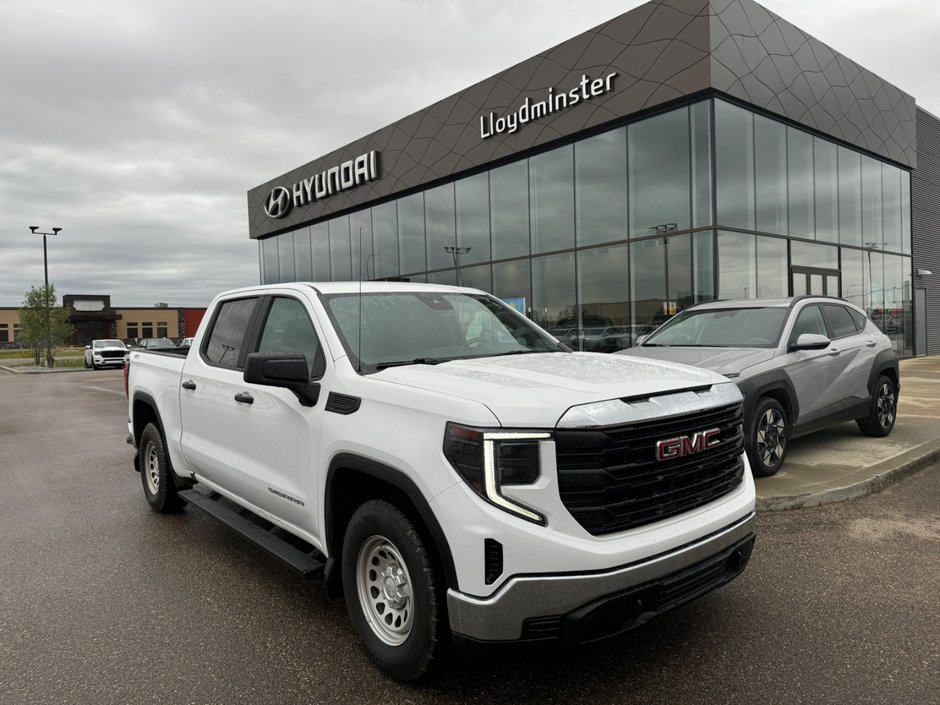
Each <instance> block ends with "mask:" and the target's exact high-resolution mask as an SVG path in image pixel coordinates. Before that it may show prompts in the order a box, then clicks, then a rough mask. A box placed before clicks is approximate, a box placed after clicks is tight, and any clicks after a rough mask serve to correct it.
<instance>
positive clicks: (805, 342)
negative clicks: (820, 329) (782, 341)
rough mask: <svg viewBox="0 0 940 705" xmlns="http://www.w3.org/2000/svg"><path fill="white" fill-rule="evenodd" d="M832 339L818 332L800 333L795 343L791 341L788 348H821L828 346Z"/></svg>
mask: <svg viewBox="0 0 940 705" xmlns="http://www.w3.org/2000/svg"><path fill="white" fill-rule="evenodd" d="M831 342H832V341H831V340H829V338H827V337H826V336H824V335H819V334H818V333H802V334H801V335H800V336H799V337H798V338H797V339H796V342H795V343H791V345H790V350H823V349H825V348H828V347H829V344H830V343H831Z"/></svg>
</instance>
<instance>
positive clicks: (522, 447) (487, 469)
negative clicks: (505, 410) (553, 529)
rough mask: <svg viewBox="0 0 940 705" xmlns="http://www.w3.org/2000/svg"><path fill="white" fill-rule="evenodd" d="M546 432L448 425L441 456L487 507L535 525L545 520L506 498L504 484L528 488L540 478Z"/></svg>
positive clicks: (548, 434) (547, 436) (546, 437)
mask: <svg viewBox="0 0 940 705" xmlns="http://www.w3.org/2000/svg"><path fill="white" fill-rule="evenodd" d="M551 437H552V435H551V434H550V433H548V432H547V431H505V430H502V429H484V428H473V427H470V426H461V425H460V424H456V423H448V424H447V428H446V430H445V431H444V457H446V458H447V460H448V461H449V462H450V464H451V465H452V466H453V468H454V470H456V471H457V473H458V474H459V475H460V476H461V477H462V478H463V479H464V480H465V481H466V483H467V484H468V485H470V487H471V488H472V489H473V490H474V492H476V493H477V494H478V495H480V496H481V497H482V498H483V499H485V500H486V501H487V502H489V503H490V504H493V505H495V506H497V507H499V508H500V509H503V510H504V511H507V512H509V513H511V514H515V515H516V516H519V517H522V518H523V519H527V520H528V521H531V522H534V523H536V524H542V525H544V524H545V517H544V516H542V515H541V514H539V513H538V512H535V511H533V510H531V509H529V508H528V507H524V506H523V505H521V504H519V503H517V502H514V501H512V500H511V499H507V498H506V497H504V496H503V494H502V492H501V491H500V488H501V487H503V486H504V485H531V484H532V483H534V482H536V481H537V480H538V479H539V441H542V440H545V439H548V438H551Z"/></svg>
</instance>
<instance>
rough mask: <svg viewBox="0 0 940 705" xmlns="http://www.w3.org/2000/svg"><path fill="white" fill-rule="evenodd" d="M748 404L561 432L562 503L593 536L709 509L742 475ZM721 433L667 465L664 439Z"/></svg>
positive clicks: (558, 438)
mask: <svg viewBox="0 0 940 705" xmlns="http://www.w3.org/2000/svg"><path fill="white" fill-rule="evenodd" d="M742 413H743V405H742V404H741V403H737V404H730V405H728V406H722V407H719V408H716V409H711V410H707V411H697V412H694V413H691V414H684V415H681V416H672V417H669V418H667V419H656V420H655V421H643V422H640V423H633V424H624V425H619V426H606V427H602V428H592V429H557V430H556V431H555V434H554V435H555V448H556V453H557V465H558V485H559V490H560V493H561V500H562V502H563V503H564V505H565V507H566V508H567V509H568V511H569V512H571V515H572V516H573V517H574V518H575V519H576V520H577V521H578V523H579V524H581V526H583V527H584V528H585V529H586V530H587V531H588V532H590V533H591V534H593V535H594V536H600V535H604V534H611V533H615V532H617V531H625V530H626V529H630V528H633V527H636V526H642V525H644V524H650V523H652V522H655V521H660V520H662V519H666V518H668V517H671V516H675V515H677V514H681V513H683V512H687V511H689V510H691V509H695V508H696V507H701V506H702V505H705V504H708V503H709V502H711V501H712V500H714V499H717V498H718V497H720V496H722V495H724V494H726V493H728V492H730V491H731V490H733V489H734V488H735V487H737V486H738V485H739V484H740V483H741V481H742V479H743V478H744V461H743V459H742V457H741V454H742V449H743V447H744V433H743V429H742V422H743V421H742ZM714 428H717V429H718V434H717V435H716V436H715V438H717V439H718V441H719V442H718V443H717V444H716V445H715V446H714V447H712V448H707V449H705V450H701V451H699V452H691V453H689V454H687V455H684V456H682V457H676V458H673V459H668V460H657V459H656V444H657V442H658V441H662V440H666V439H670V438H681V437H683V436H687V437H689V438H692V437H693V436H694V434H695V433H697V432H700V431H706V430H709V429H714Z"/></svg>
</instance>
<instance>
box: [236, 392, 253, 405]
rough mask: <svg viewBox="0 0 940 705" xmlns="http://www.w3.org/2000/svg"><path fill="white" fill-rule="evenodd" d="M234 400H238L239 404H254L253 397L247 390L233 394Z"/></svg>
mask: <svg viewBox="0 0 940 705" xmlns="http://www.w3.org/2000/svg"><path fill="white" fill-rule="evenodd" d="M235 401H237V402H240V403H241V404H254V403H255V398H254V397H253V396H251V395H250V394H249V393H248V392H239V393H238V394H236V395H235Z"/></svg>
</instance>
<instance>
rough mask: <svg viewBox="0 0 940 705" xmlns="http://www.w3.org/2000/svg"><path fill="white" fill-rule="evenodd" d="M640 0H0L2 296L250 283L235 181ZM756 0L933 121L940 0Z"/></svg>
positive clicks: (252, 265)
mask: <svg viewBox="0 0 940 705" xmlns="http://www.w3.org/2000/svg"><path fill="white" fill-rule="evenodd" d="M639 4H641V3H640V2H637V1H636V0H622V1H621V2H611V1H609V0H584V1H577V0H564V1H561V0H559V1H549V0H541V1H536V0H511V1H509V2H507V1H506V0H499V1H498V2H497V1H492V0H465V1H464V2H455V1H453V0H411V1H405V0H370V1H368V2H356V1H355V0H344V1H343V2H329V1H328V0H317V1H313V0H266V1H265V2H263V3H262V2H242V1H241V0H229V1H227V2H221V1H220V0H202V1H201V0H185V1H177V0H153V1H150V0H83V1H82V2H75V0H42V1H41V2H39V1H37V0H0V88H2V91H0V306H19V305H20V304H21V303H22V301H23V297H24V294H25V292H26V291H27V290H28V289H29V287H30V286H31V285H41V284H42V279H43V270H42V238H41V237H39V236H35V235H31V234H30V232H29V230H28V226H30V225H38V226H40V229H41V230H47V231H48V230H50V229H51V228H52V227H53V226H58V227H61V228H62V233H61V234H60V235H59V236H58V237H55V238H49V278H50V281H51V282H52V283H54V284H55V285H56V290H57V293H58V294H59V296H60V297H61V295H62V294H110V295H111V301H112V304H113V305H115V306H133V305H142V306H150V305H153V304H154V303H156V302H167V303H169V304H170V305H171V306H205V305H206V304H207V303H208V302H209V300H210V299H211V297H212V296H213V295H214V294H216V293H217V292H219V291H220V290H223V289H227V288H233V287H237V286H244V285H251V284H257V283H258V251H257V244H256V243H255V242H253V241H251V240H249V238H248V227H247V206H246V192H247V190H248V189H249V188H252V187H253V186H257V185H258V184H260V183H262V182H264V181H267V180H268V179H271V178H274V177H275V176H278V175H279V174H282V173H284V172H286V171H288V170H290V169H292V168H294V167H297V166H300V165H301V164H304V163H306V162H308V161H311V160H312V159H314V158H316V157H319V156H322V155H323V154H325V153H327V152H329V151H332V150H333V149H335V148H337V147H341V146H343V145H345V144H346V143H348V142H351V141H353V140H355V139H357V138H359V137H361V136H363V135H365V134H367V133H369V132H372V131H373V130H375V129H378V128H380V127H383V126H385V125H387V124H389V123H391V122H393V121H395V120H397V119H398V118H401V117H403V116H405V115H408V114H410V113H412V112H414V111H416V110H419V109H421V108H424V107H426V106H428V105H430V104H431V103H433V102H435V101H437V100H439V99H441V98H444V97H446V96H448V95H451V94H452V93H455V92H457V91H459V90H461V89H463V88H465V87H467V86H469V85H471V84H472V83H475V82H477V81H479V80H482V79H484V78H487V77H489V76H491V75H492V74H494V73H497V72H499V71H501V70H502V69H505V68H508V67H509V66H511V65H513V64H515V63H517V62H519V61H522V60H523V59H526V58H528V57H530V56H532V55H533V54H536V53H538V52H540V51H543V50H545V49H547V48H549V47H552V46H554V45H556V44H558V43H560V42H562V41H564V40H565V39H568V38H569V37H573V36H575V35H576V34H579V33H581V32H583V31H584V30H586V29H589V28H590V27H594V26H596V25H598V24H600V23H602V22H604V21H606V20H608V19H611V18H613V17H615V16H617V15H619V14H621V13H623V12H626V11H627V10H629V9H631V8H633V7H635V6H637V5H639ZM764 5H765V6H766V7H768V8H769V9H771V10H773V11H774V12H776V13H777V14H779V15H781V16H782V17H784V18H785V19H787V20H789V21H790V22H793V23H794V24H796V25H797V26H798V27H801V28H802V29H804V30H806V31H807V32H809V33H810V34H812V35H814V36H815V37H817V38H818V39H820V40H822V41H823V42H825V43H827V44H829V45H830V46H832V47H833V48H834V49H836V50H837V51H839V52H841V53H843V54H845V55H846V56H848V57H849V58H851V59H854V60H855V61H857V62H859V63H860V64H862V65H863V66H865V67H866V68H868V69H870V70H872V71H874V72H875V73H876V74H878V75H880V76H881V77H883V78H885V79H887V80H888V81H890V82H892V83H894V84H895V85H897V86H899V87H900V88H901V89H903V90H904V91H907V92H908V93H910V94H912V95H913V96H914V97H915V99H916V100H917V103H918V105H920V106H921V107H924V108H926V109H927V110H930V111H931V112H933V113H935V114H940V78H938V76H940V48H938V46H940V41H938V36H940V3H938V2H937V1H936V0H909V1H900V0H898V1H891V2H885V0H879V1H878V2H874V1H873V0H828V1H826V2H820V0H768V1H767V2H765V3H764Z"/></svg>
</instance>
